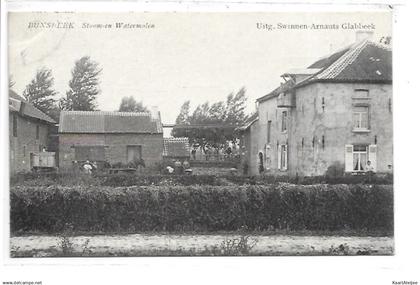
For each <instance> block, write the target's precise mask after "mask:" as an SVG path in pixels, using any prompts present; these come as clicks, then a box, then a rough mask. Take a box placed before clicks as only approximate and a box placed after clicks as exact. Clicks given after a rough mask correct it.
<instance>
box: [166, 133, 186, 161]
mask: <svg viewBox="0 0 420 285" xmlns="http://www.w3.org/2000/svg"><path fill="white" fill-rule="evenodd" d="M163 156H171V157H188V156H190V148H189V141H188V138H163Z"/></svg>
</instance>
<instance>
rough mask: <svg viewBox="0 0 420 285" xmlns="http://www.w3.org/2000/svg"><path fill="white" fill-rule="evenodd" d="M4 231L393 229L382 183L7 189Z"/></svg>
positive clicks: (389, 197) (389, 191) (389, 194)
mask: <svg viewBox="0 0 420 285" xmlns="http://www.w3.org/2000/svg"><path fill="white" fill-rule="evenodd" d="M10 198H11V200H10V205H11V213H10V214H11V231H12V233H14V234H16V233H24V232H33V231H37V232H50V233H57V232H61V231H64V230H65V228H66V225H67V226H68V225H71V227H72V228H73V230H75V231H88V232H117V231H121V232H149V231H157V232H162V231H165V232H182V231H193V232H213V231H236V230H239V229H243V228H244V227H245V228H247V229H249V230H251V231H252V230H277V229H279V230H283V229H286V230H314V231H318V230H319V231H324V230H327V231H334V230H343V229H344V230H357V231H359V230H362V231H376V230H378V231H386V232H389V233H392V232H393V187H392V186H388V185H373V186H368V185H311V186H304V185H291V184H281V185H277V186H274V185H271V186H261V185H247V186H149V187H140V186H134V187H118V188H112V187H97V186H89V187H85V186H74V187H63V186H50V187H27V186H14V187H12V188H11V197H10Z"/></svg>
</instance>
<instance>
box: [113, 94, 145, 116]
mask: <svg viewBox="0 0 420 285" xmlns="http://www.w3.org/2000/svg"><path fill="white" fill-rule="evenodd" d="M118 111H119V112H149V110H148V109H147V107H146V106H144V105H143V102H141V101H140V102H137V101H136V99H134V97H133V96H130V97H128V96H126V97H124V98H122V99H121V103H120V108H119V109H118Z"/></svg>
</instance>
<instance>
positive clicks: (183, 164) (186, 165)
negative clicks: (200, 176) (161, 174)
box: [182, 160, 190, 171]
mask: <svg viewBox="0 0 420 285" xmlns="http://www.w3.org/2000/svg"><path fill="white" fill-rule="evenodd" d="M182 168H184V171H185V170H186V169H189V168H190V163H189V162H188V160H184V162H183V163H182Z"/></svg>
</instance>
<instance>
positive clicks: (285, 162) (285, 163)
mask: <svg viewBox="0 0 420 285" xmlns="http://www.w3.org/2000/svg"><path fill="white" fill-rule="evenodd" d="M288 164H289V162H288V161H287V144H286V145H285V146H284V170H287V165H288Z"/></svg>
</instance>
